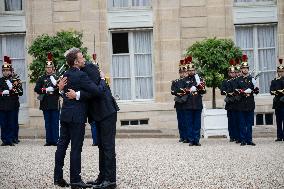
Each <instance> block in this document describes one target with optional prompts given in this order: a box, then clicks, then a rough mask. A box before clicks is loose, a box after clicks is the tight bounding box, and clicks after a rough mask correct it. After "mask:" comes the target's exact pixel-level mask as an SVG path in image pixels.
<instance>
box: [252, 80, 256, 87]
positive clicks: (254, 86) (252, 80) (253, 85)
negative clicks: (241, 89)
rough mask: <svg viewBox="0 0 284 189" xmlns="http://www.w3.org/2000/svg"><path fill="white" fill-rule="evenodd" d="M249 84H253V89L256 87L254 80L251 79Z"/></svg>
mask: <svg viewBox="0 0 284 189" xmlns="http://www.w3.org/2000/svg"><path fill="white" fill-rule="evenodd" d="M251 82H252V84H253V87H254V88H255V87H256V80H255V79H254V78H252V79H251Z"/></svg>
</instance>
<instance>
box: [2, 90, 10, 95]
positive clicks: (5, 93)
mask: <svg viewBox="0 0 284 189" xmlns="http://www.w3.org/2000/svg"><path fill="white" fill-rule="evenodd" d="M8 94H10V92H9V90H4V91H3V92H2V95H8Z"/></svg>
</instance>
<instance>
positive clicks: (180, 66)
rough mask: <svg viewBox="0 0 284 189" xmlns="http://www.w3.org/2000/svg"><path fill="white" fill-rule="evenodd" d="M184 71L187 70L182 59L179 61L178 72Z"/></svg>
mask: <svg viewBox="0 0 284 189" xmlns="http://www.w3.org/2000/svg"><path fill="white" fill-rule="evenodd" d="M186 70H187V67H186V64H185V60H183V59H182V60H180V61H179V72H182V71H186Z"/></svg>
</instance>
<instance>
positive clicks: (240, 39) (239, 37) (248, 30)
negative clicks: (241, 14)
mask: <svg viewBox="0 0 284 189" xmlns="http://www.w3.org/2000/svg"><path fill="white" fill-rule="evenodd" d="M236 43H237V46H239V47H241V49H242V51H243V53H244V54H246V55H247V56H248V63H249V66H250V68H251V69H253V68H254V67H255V65H254V54H253V27H237V28H236Z"/></svg>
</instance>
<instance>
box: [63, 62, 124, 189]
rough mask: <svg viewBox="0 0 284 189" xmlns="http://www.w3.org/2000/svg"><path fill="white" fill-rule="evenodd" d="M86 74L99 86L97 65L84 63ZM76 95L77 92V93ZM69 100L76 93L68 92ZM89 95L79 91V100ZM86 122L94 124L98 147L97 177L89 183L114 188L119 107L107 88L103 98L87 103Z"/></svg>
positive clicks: (87, 97)
mask: <svg viewBox="0 0 284 189" xmlns="http://www.w3.org/2000/svg"><path fill="white" fill-rule="evenodd" d="M81 70H82V71H84V72H85V73H87V74H88V76H89V77H90V79H91V80H92V81H93V82H94V83H95V84H97V85H98V84H99V83H100V80H101V77H100V72H101V71H100V70H99V68H98V66H97V65H95V64H92V63H86V64H85V66H84V67H83V68H82V69H81ZM77 93H78V91H77ZM67 96H68V97H69V98H70V99H75V98H77V99H78V96H76V92H75V91H74V90H70V92H68V93H67ZM89 98H90V95H89V93H87V92H85V91H80V100H86V99H89ZM88 104H89V105H90V106H89V107H88V121H89V123H90V124H92V123H94V122H95V124H96V128H97V136H98V147H99V171H100V173H99V175H98V177H97V179H96V180H94V181H89V182H87V184H91V185H93V186H94V188H108V189H112V188H116V158H115V134H116V121H117V111H119V107H118V106H117V103H116V101H115V99H114V98H113V96H112V93H111V90H110V88H109V86H107V87H106V90H105V92H104V96H103V97H93V98H92V99H90V100H89V101H88Z"/></svg>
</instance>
